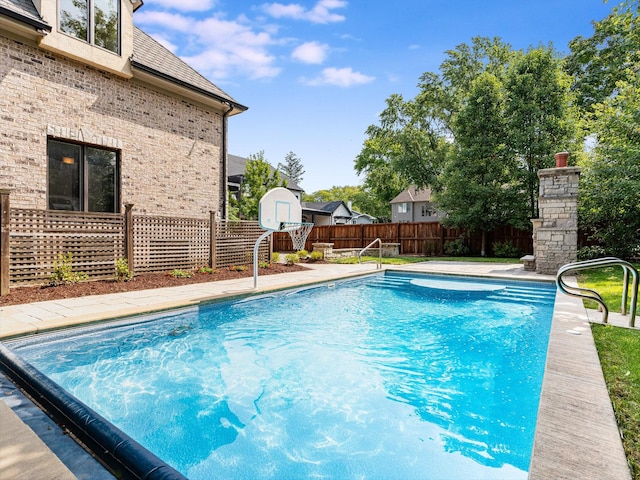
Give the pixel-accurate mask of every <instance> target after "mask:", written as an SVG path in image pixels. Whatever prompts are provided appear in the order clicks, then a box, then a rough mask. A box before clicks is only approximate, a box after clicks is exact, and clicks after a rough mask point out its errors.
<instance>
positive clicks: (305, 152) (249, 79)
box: [134, 0, 617, 193]
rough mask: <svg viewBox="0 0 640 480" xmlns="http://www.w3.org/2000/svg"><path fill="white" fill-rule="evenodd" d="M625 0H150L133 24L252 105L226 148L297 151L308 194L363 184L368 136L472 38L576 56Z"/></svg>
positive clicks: (279, 158)
mask: <svg viewBox="0 0 640 480" xmlns="http://www.w3.org/2000/svg"><path fill="white" fill-rule="evenodd" d="M616 4H617V3H616V2H615V1H614V2H610V3H607V4H605V3H603V1H602V0H485V1H480V0H457V1H456V0H450V1H445V0H396V1H393V2H392V1H382V0H311V1H302V0H297V2H296V3H289V2H288V1H286V0H285V1H283V2H282V3H269V2H265V3H262V2H260V1H255V2H254V1H245V0H145V3H144V6H143V7H142V8H141V9H140V10H138V12H137V13H136V15H135V17H134V20H135V23H136V24H137V25H138V26H139V27H140V28H142V29H143V30H144V31H146V32H147V33H149V34H151V35H152V36H153V37H154V38H155V39H156V40H158V41H160V42H161V43H162V44H163V45H164V46H166V47H167V48H169V49H170V50H171V51H172V52H174V53H175V54H176V55H178V56H179V57H181V58H182V59H183V60H185V61H186V62H187V63H189V64H190V65H191V66H192V67H194V68H195V69H196V70H198V71H199V72H200V73H202V74H203V75H204V76H205V77H207V78H208V79H209V80H211V81H212V82H214V83H215V84H216V85H218V86H219V87H220V88H222V89H223V90H225V91H226V92H227V93H228V94H229V95H231V96H232V97H234V98H235V99H236V100H237V101H238V102H239V103H242V104H243V105H246V106H248V107H249V110H247V111H246V112H244V113H242V114H240V115H237V116H234V117H232V118H231V119H230V120H229V153H232V154H234V155H240V156H248V155H249V154H252V153H257V152H259V151H261V150H263V151H264V153H265V158H266V160H268V161H269V163H271V164H272V165H274V166H276V165H277V164H278V162H284V157H285V155H286V154H287V153H288V152H290V151H292V152H294V153H295V154H296V155H297V156H298V157H300V159H301V160H302V163H303V165H304V169H305V173H304V175H303V180H302V182H301V184H302V187H303V188H304V189H305V190H306V191H307V192H308V193H311V192H314V191H317V190H320V189H328V188H331V187H332V186H334V185H339V186H345V185H358V184H360V183H361V181H362V179H361V178H358V176H357V175H356V173H355V171H354V169H353V164H354V160H355V158H356V156H357V155H358V153H359V152H360V150H361V148H362V144H363V141H364V140H365V138H366V136H365V131H366V129H367V127H368V126H369V125H371V124H375V123H377V120H378V115H379V113H380V112H381V111H382V109H384V106H385V100H386V99H387V98H388V97H389V96H390V95H391V94H394V93H399V94H402V95H403V96H404V97H405V98H407V99H409V98H413V97H414V96H415V95H416V93H417V88H416V84H417V83H418V79H419V77H420V75H421V74H422V73H423V72H427V71H432V72H437V71H438V67H439V65H440V63H441V62H442V60H443V59H444V57H445V53H444V52H445V51H446V50H448V49H453V48H455V47H456V46H457V45H459V44H461V43H470V41H471V38H472V37H474V36H488V37H494V36H497V37H500V38H501V39H502V40H503V41H504V42H507V43H509V44H511V45H512V47H514V48H516V49H527V48H528V47H529V46H537V45H539V44H548V43H549V42H551V43H553V45H554V47H555V48H556V49H557V50H559V51H561V52H567V51H568V42H569V41H570V40H571V39H573V38H574V37H576V36H578V35H582V36H591V34H592V32H593V27H592V21H594V20H600V19H601V18H604V17H605V16H606V15H607V14H608V13H609V11H610V10H611V8H612V7H613V6H614V5H616Z"/></svg>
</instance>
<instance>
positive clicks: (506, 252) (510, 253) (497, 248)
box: [493, 241, 523, 258]
mask: <svg viewBox="0 0 640 480" xmlns="http://www.w3.org/2000/svg"><path fill="white" fill-rule="evenodd" d="M493 254H494V255H495V256H496V257H500V258H520V257H521V256H522V255H523V253H522V250H520V249H519V248H518V247H516V246H515V245H514V244H513V243H511V242H509V241H504V242H494V243H493Z"/></svg>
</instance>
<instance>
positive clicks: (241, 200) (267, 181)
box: [230, 151, 287, 220]
mask: <svg viewBox="0 0 640 480" xmlns="http://www.w3.org/2000/svg"><path fill="white" fill-rule="evenodd" d="M286 186H287V182H286V180H285V179H283V178H282V177H281V176H280V173H279V172H278V171H277V170H274V169H273V168H272V167H271V165H269V162H267V161H266V160H265V159H264V152H263V151H260V152H258V153H256V154H251V155H249V156H248V157H247V161H246V162H245V170H244V180H243V182H242V184H241V186H240V192H239V194H238V197H237V198H236V199H235V200H231V209H230V216H231V217H233V216H234V214H235V212H237V216H238V218H241V219H244V220H257V219H258V204H259V203H260V199H261V198H262V197H263V196H264V194H265V193H267V192H268V191H269V190H271V189H272V188H275V187H286Z"/></svg>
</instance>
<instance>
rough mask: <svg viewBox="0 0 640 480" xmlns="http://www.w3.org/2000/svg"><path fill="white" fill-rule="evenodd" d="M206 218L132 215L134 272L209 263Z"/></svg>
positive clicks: (190, 267)
mask: <svg viewBox="0 0 640 480" xmlns="http://www.w3.org/2000/svg"><path fill="white" fill-rule="evenodd" d="M209 237H210V232H209V220H208V219H206V220H203V219H197V218H179V217H160V216H146V215H145V216H142V215H134V216H133V238H134V247H133V251H134V255H133V260H134V271H135V272H136V273H144V272H166V271H170V270H175V269H193V268H196V267H200V266H206V265H208V264H209V253H210V247H209V241H210V238H209Z"/></svg>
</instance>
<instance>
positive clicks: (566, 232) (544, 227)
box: [531, 152, 580, 275]
mask: <svg viewBox="0 0 640 480" xmlns="http://www.w3.org/2000/svg"><path fill="white" fill-rule="evenodd" d="M568 156H569V154H568V153H567V152H560V153H556V155H555V159H556V168H546V169H542V170H540V171H539V172H538V178H539V179H540V196H539V197H538V209H539V212H540V213H539V215H540V217H539V218H537V219H533V220H531V222H532V223H533V254H534V256H535V263H536V272H537V273H543V274H549V275H555V274H556V273H557V271H558V269H559V268H560V267H561V266H562V265H565V264H567V263H571V262H575V261H576V260H577V256H578V181H579V178H580V168H579V167H567V166H566V165H567V157H568Z"/></svg>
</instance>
